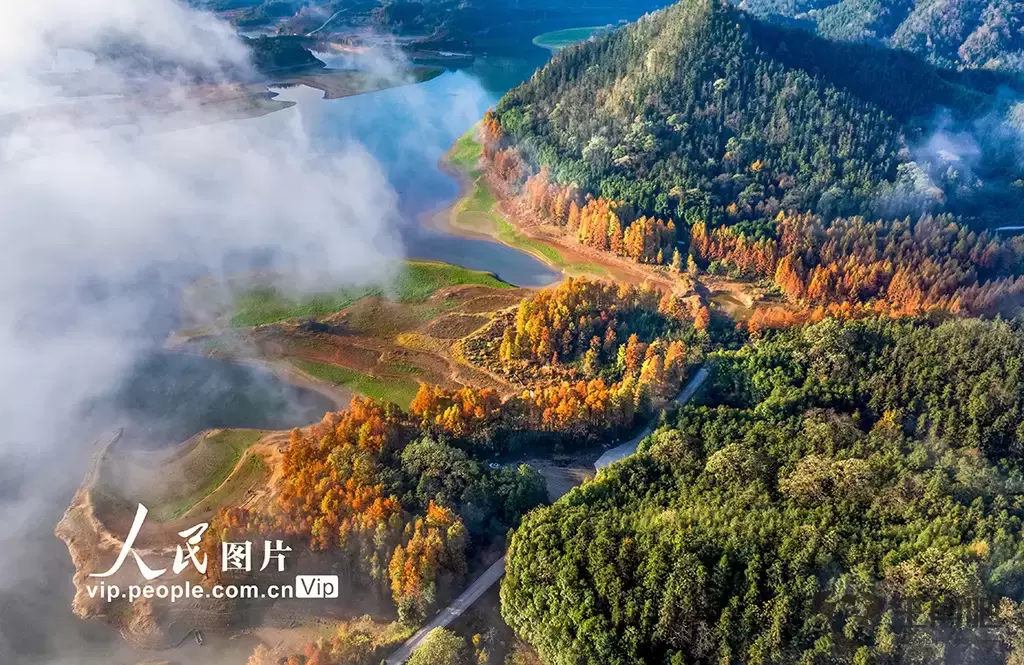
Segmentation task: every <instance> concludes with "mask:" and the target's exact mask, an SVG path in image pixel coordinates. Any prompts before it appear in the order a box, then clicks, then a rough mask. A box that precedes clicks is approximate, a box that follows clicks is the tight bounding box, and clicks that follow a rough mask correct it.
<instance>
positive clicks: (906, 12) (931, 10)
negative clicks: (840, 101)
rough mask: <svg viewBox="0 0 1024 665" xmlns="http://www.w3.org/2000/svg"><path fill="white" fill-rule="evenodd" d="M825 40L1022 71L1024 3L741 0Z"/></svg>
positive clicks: (753, 9)
mask: <svg viewBox="0 0 1024 665" xmlns="http://www.w3.org/2000/svg"><path fill="white" fill-rule="evenodd" d="M734 4H737V5H739V6H741V7H743V8H744V9H747V10H749V11H751V12H753V13H755V14H758V15H760V16H763V17H766V18H768V19H769V20H776V21H778V20H780V19H788V20H791V21H794V22H796V23H798V24H802V25H804V26H806V27H808V28H810V29H811V30H817V32H818V34H820V35H822V36H823V37H828V38H829V39H839V40H844V41H857V42H879V43H882V44H885V45H888V46H892V47H894V48H899V49H903V50H907V51H911V52H913V53H917V54H918V55H921V56H923V57H925V58H927V59H928V60H929V61H930V62H933V63H935V64H937V65H942V66H945V67H953V68H961V67H978V68H987V69H1005V70H1012V71H1024V4H1021V3H1020V2H1014V1H1013V0H976V1H974V2H969V1H960V2H950V1H948V0H795V1H794V0H742V1H738V2H734Z"/></svg>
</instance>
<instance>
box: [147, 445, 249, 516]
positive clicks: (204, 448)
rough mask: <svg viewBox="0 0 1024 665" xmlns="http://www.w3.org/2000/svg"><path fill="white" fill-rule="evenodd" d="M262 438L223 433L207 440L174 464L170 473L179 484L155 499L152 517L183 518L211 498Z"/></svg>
mask: <svg viewBox="0 0 1024 665" xmlns="http://www.w3.org/2000/svg"><path fill="white" fill-rule="evenodd" d="M261 436H262V434H261V433H260V432H258V431H255V430H247V429H232V430H224V431H222V432H218V433H217V434H214V435H212V436H207V437H205V438H204V439H203V440H202V441H200V442H199V443H198V444H197V445H196V447H195V449H194V450H190V451H189V452H188V453H186V454H185V455H184V456H183V457H182V458H181V459H180V460H175V461H174V462H171V463H170V466H171V468H170V469H169V470H168V473H169V474H170V475H173V476H174V477H175V478H178V479H179V480H177V481H176V482H175V483H174V484H173V485H170V488H171V489H169V490H165V491H162V492H159V494H162V495H163V496H159V497H158V496H154V497H153V498H152V504H151V508H152V510H153V517H154V518H156V519H157V520H159V521H161V522H166V521H167V520H172V519H175V518H178V517H181V516H182V515H184V514H185V513H187V512H188V511H189V510H190V509H191V508H192V506H195V505H196V504H197V503H199V502H200V501H202V500H203V499H205V498H207V497H208V496H210V495H211V494H212V493H213V492H214V491H215V490H216V489H217V488H218V487H220V486H221V484H223V483H224V481H225V480H226V479H227V478H228V476H230V475H231V472H232V471H233V470H234V468H235V465H237V464H238V460H240V459H241V458H242V455H243V454H244V453H245V451H246V450H248V449H249V448H250V447H252V445H253V444H255V443H256V442H257V441H259V440H260V437H261Z"/></svg>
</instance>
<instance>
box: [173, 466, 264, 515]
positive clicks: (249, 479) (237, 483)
mask: <svg viewBox="0 0 1024 665" xmlns="http://www.w3.org/2000/svg"><path fill="white" fill-rule="evenodd" d="M269 478H270V469H268V468H267V465H266V463H265V462H264V461H263V458H262V457H261V456H259V455H249V457H248V458H247V459H246V460H245V462H243V463H242V466H240V467H239V468H238V472H237V473H235V474H234V475H233V476H231V477H230V478H228V479H227V481H226V482H224V483H223V484H222V485H221V486H220V487H218V488H217V489H215V490H214V491H213V493H212V494H210V495H209V496H207V497H206V498H204V499H202V500H200V501H199V502H197V503H196V504H195V506H193V507H192V508H189V511H194V512H197V513H198V514H197V515H196V517H197V518H206V517H212V516H213V515H214V514H216V512H217V510H219V509H220V507H221V506H237V505H240V504H241V503H242V502H243V501H245V499H246V495H247V494H248V493H249V490H250V489H252V488H253V487H257V486H259V485H260V484H263V483H265V482H266V481H267V480H268V479H269ZM182 514H184V513H182Z"/></svg>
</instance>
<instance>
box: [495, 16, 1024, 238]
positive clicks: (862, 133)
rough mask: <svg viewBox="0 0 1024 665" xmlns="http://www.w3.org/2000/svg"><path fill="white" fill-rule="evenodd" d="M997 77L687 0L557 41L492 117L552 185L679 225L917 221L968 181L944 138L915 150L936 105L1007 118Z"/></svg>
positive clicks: (966, 190) (959, 114) (959, 195)
mask: <svg viewBox="0 0 1024 665" xmlns="http://www.w3.org/2000/svg"><path fill="white" fill-rule="evenodd" d="M999 83H1004V84H1007V85H1017V83H1015V82H1014V81H1012V80H1010V79H999V80H996V79H990V78H987V74H985V75H983V74H980V73H959V74H958V73H954V72H950V71H943V70H938V69H935V68H933V67H931V66H930V65H928V64H927V63H925V62H924V61H922V60H919V59H917V58H915V57H912V56H909V55H907V54H903V53H900V52H896V51H889V50H884V49H879V48H873V47H867V46H863V45H849V44H843V43H833V42H826V41H824V40H821V39H818V38H815V37H812V36H811V35H810V34H809V33H806V32H805V31H802V30H788V29H785V28H779V27H775V26H771V25H767V24H764V23H761V22H759V21H756V20H754V19H752V18H750V17H749V16H747V15H746V14H744V13H742V12H739V11H737V10H734V9H731V8H728V7H725V6H723V5H721V4H719V3H718V2H717V1H716V0H685V1H684V2H681V3H679V4H677V5H674V6H672V7H670V8H668V9H667V10H665V11H662V12H657V13H655V14H653V15H649V16H647V17H645V18H644V19H641V20H640V21H639V22H637V23H636V24H633V25H630V26H628V27H627V28H624V29H621V30H618V31H616V32H614V33H613V34H612V35H611V36H609V37H607V38H604V39H601V40H597V42H596V43H589V44H585V45H582V46H580V47H577V48H573V49H566V51H564V52H563V53H561V54H560V55H559V56H558V57H556V58H555V59H554V60H553V61H552V62H551V63H550V64H549V65H548V66H547V67H545V68H544V69H543V70H542V71H541V72H540V73H538V74H537V75H536V76H534V77H533V78H532V79H531V80H530V81H527V82H526V83H524V84H523V85H521V86H520V87H518V88H516V89H514V90H512V91H511V92H510V93H509V94H508V95H506V97H505V98H504V99H503V100H502V101H501V103H500V104H499V105H498V108H497V119H498V121H499V123H500V127H501V129H502V130H503V132H504V133H505V134H506V135H507V136H508V137H509V139H510V140H511V142H512V143H514V144H515V145H516V146H517V147H518V148H519V149H520V150H521V151H522V152H523V153H524V155H525V157H526V159H527V161H528V162H529V163H530V164H531V165H532V166H534V167H536V168H539V166H541V165H546V166H548V167H549V168H550V170H551V172H552V175H553V176H554V178H555V179H556V180H557V181H559V182H561V183H563V184H569V183H574V184H576V185H577V186H579V187H580V188H582V189H583V190H585V191H587V192H589V193H592V194H594V195H595V196H596V195H598V194H600V195H603V196H604V197H605V198H608V199H611V200H613V201H623V202H625V203H629V204H631V205H633V206H635V207H637V208H639V209H640V210H642V211H645V212H649V213H653V214H655V215H659V216H670V217H674V218H675V219H676V220H684V221H686V222H687V223H692V222H694V221H697V220H701V221H705V222H714V221H717V220H719V219H721V220H723V221H729V220H733V221H741V220H746V219H763V218H766V217H767V218H770V217H772V216H774V215H775V213H777V212H778V211H779V210H780V209H796V210H799V211H812V212H817V213H820V214H822V215H824V216H826V217H833V216H837V215H868V216H874V215H878V214H884V215H886V216H896V215H904V214H914V215H916V214H920V213H922V212H926V211H935V210H939V209H943V208H944V207H945V206H946V205H947V203H949V201H948V199H950V198H955V199H957V200H960V199H964V198H967V195H970V194H971V193H972V192H971V190H972V188H974V187H979V186H980V185H979V183H976V182H973V181H972V180H971V174H970V173H969V172H968V169H967V168H966V166H967V165H966V164H965V163H961V162H960V160H959V158H958V157H957V155H955V154H954V153H955V152H956V149H955V146H953V147H950V148H949V150H947V151H946V153H945V154H941V155H939V154H933V155H926V154H923V153H921V152H920V151H916V147H917V146H918V145H919V143H920V142H921V141H924V140H925V138H926V134H927V133H928V131H929V130H930V129H931V122H932V120H933V116H934V114H935V113H936V111H937V110H938V109H940V108H943V109H947V110H948V111H949V113H950V114H951V116H950V118H951V120H950V121H951V122H955V121H956V119H957V118H961V119H967V118H974V117H977V116H979V115H981V114H983V113H995V114H1006V113H1008V112H1009V110H1008V108H1006V107H1005V106H1004V105H1002V104H1001V101H1000V98H999V97H998V95H996V94H995V91H996V89H997V87H998V84H999ZM1014 157H1015V156H1014ZM1007 159H1010V158H1009V157H1008V158H1007ZM1011 162H1012V159H1011ZM1012 163H1013V168H1014V169H1016V171H1015V173H1014V177H1020V175H1024V174H1022V173H1021V172H1020V168H1021V167H1020V164H1019V163H1015V162H1012ZM1005 177H1006V176H1005V175H1004V179H1005Z"/></svg>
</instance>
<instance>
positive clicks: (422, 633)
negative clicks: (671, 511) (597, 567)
mask: <svg viewBox="0 0 1024 665" xmlns="http://www.w3.org/2000/svg"><path fill="white" fill-rule="evenodd" d="M707 378H708V370H707V369H705V368H703V367H701V368H700V370H699V371H698V372H697V373H696V374H695V375H694V376H693V378H692V379H690V381H689V383H687V384H686V386H685V387H684V388H683V391H682V392H681V393H679V396H678V397H676V400H675V401H676V402H677V403H679V404H686V403H687V402H689V401H690V399H691V398H693V396H694V394H695V393H696V392H697V389H698V388H700V387H701V386H702V385H703V384H704V380H705V379H707ZM654 426H655V423H652V424H651V425H649V426H648V427H647V428H646V429H644V431H643V432H641V433H640V434H639V435H638V436H637V437H636V438H634V439H631V440H630V441H627V442H626V443H624V444H622V445H621V446H616V447H615V448H612V449H611V450H609V451H607V452H606V453H605V454H604V455H601V457H600V458H598V460H597V461H596V462H595V463H594V466H595V467H596V468H598V469H603V468H604V467H606V466H608V465H609V464H611V463H612V462H618V461H619V460H620V459H624V458H626V457H629V456H630V455H632V454H633V453H635V452H636V449H637V446H638V445H640V441H642V440H643V439H644V438H645V437H646V436H647V435H648V434H650V433H651V432H653V431H654ZM504 574H505V557H501V558H500V559H498V560H497V561H496V562H494V564H493V565H492V566H491V567H490V568H488V569H487V570H485V571H484V573H483V575H481V576H480V577H478V578H477V579H476V581H475V582H473V583H472V584H470V585H469V588H467V589H466V590H465V591H463V592H462V595H460V596H459V597H458V598H456V599H455V600H454V601H453V602H452V604H451V605H449V606H448V607H446V608H444V609H443V610H441V611H440V612H439V613H438V614H437V616H435V617H434V618H433V619H432V620H431V621H430V623H428V624H427V625H425V626H423V627H422V628H420V629H419V630H418V631H416V634H415V635H413V636H412V637H410V638H409V639H408V640H407V641H406V643H405V644H403V645H402V646H401V648H399V649H398V650H397V651H395V652H394V653H393V654H391V655H390V656H388V658H387V659H386V660H385V661H384V662H385V663H387V665H402V663H404V662H405V661H407V660H409V657H410V656H412V654H413V652H414V651H416V649H418V648H419V647H420V645H421V644H422V643H423V640H424V639H425V638H426V637H427V635H429V634H430V631H432V630H434V629H435V628H444V627H445V626H447V625H448V624H450V623H451V622H452V621H455V619H456V618H458V617H459V615H461V614H462V613H463V612H465V611H466V610H467V609H469V606H470V605H472V604H473V603H474V602H476V599H477V598H479V597H480V596H482V595H483V594H484V592H485V591H487V590H488V589H490V588H491V586H492V585H494V583H495V582H497V581H498V580H500V579H501V576H502V575H504Z"/></svg>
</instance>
